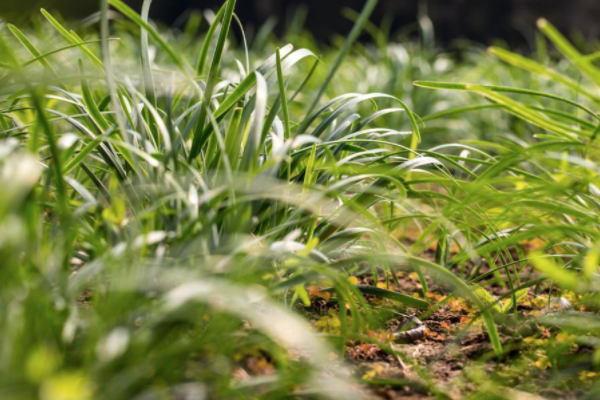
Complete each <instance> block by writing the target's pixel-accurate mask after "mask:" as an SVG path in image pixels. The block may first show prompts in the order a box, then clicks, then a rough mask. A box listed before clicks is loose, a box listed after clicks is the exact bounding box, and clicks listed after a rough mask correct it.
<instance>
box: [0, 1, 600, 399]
mask: <svg viewBox="0 0 600 400" xmlns="http://www.w3.org/2000/svg"><path fill="white" fill-rule="evenodd" d="M109 3H110V4H109ZM376 3H377V2H376V1H368V2H366V4H365V6H364V9H363V10H361V11H360V12H359V13H356V14H355V13H352V12H349V13H348V15H349V17H350V18H351V19H353V20H355V26H354V29H353V30H352V32H351V34H350V35H349V36H348V37H347V38H345V39H344V40H340V43H339V46H335V45H334V46H333V47H339V48H341V50H340V51H337V50H335V48H323V47H322V46H318V45H317V44H315V43H314V42H312V40H311V39H310V36H309V35H308V34H305V33H301V32H299V31H298V30H297V29H296V28H294V29H290V31H289V32H287V33H286V36H285V37H286V39H288V40H289V41H291V42H293V43H295V44H301V45H303V46H304V48H303V47H299V48H296V47H294V46H292V45H288V44H287V42H285V43H280V42H277V39H274V38H272V37H270V35H269V32H268V31H261V32H259V33H258V34H257V35H256V36H255V37H254V38H252V37H250V41H249V42H248V43H249V50H248V45H246V36H245V35H237V36H238V37H242V38H243V40H242V41H241V43H237V42H236V39H235V37H234V36H233V35H232V31H235V30H236V29H237V28H238V25H237V24H236V22H235V21H237V17H236V16H235V1H234V0H228V1H226V2H225V3H224V5H223V7H222V8H221V10H220V11H219V12H218V13H217V14H216V15H213V17H214V18H212V19H211V18H208V19H207V20H210V26H208V25H207V26H205V27H204V28H202V32H205V34H203V35H202V38H203V41H202V40H200V41H199V40H198V26H197V25H198V23H199V22H198V21H202V23H204V21H205V20H204V19H202V18H199V17H198V16H194V17H193V18H190V22H189V25H188V26H187V27H186V28H185V29H184V32H175V31H169V30H163V29H159V28H156V27H155V25H154V24H153V23H152V22H151V21H149V20H148V11H149V8H150V6H151V1H148V0H146V1H145V2H144V5H143V8H142V12H141V15H140V14H138V13H137V12H136V11H134V10H133V9H131V8H129V7H128V6H127V5H125V4H124V3H123V2H121V1H120V0H110V1H109V2H107V1H103V2H102V7H101V12H100V13H99V14H98V17H97V18H95V19H92V20H90V24H91V25H89V26H88V27H83V28H80V29H79V30H77V31H74V30H71V26H72V25H73V24H72V23H65V22H62V21H61V20H60V19H59V18H58V17H56V16H53V15H52V14H50V13H48V12H47V11H44V10H42V14H43V17H44V20H43V21H42V22H39V23H38V24H35V25H33V26H32V27H30V28H28V29H23V30H20V29H19V28H17V27H15V26H13V25H6V26H3V27H2V33H1V35H0V54H1V55H2V58H1V64H0V83H1V84H0V185H1V187H2V196H0V257H1V259H2V264H1V267H0V280H1V281H2V285H1V286H0V304H1V306H0V332H2V335H0V358H1V362H0V370H1V373H0V397H1V398H3V399H33V398H41V399H44V400H59V399H60V400H62V399H78V400H87V399H115V400H117V399H147V398H149V399H154V398H173V399H180V398H181V399H188V398H190V399H191V398H193V399H202V398H239V399H249V398H265V399H279V398H337V399H348V398H361V397H365V398H366V396H367V394H366V392H368V391H372V390H375V389H376V388H377V387H378V386H380V385H385V386H387V387H392V388H395V387H400V388H403V387H408V388H412V389H411V390H413V389H414V390H417V389H415V388H419V389H418V390H417V391H419V392H420V393H421V394H423V395H432V396H435V397H436V398H439V399H448V398H457V394H456V392H455V391H452V390H451V388H452V387H453V386H456V387H459V388H460V389H459V393H460V398H473V399H484V398H485V399H488V398H498V399H504V398H506V399H509V398H510V399H513V398H522V399H525V398H528V397H525V396H526V392H532V393H534V392H538V391H540V390H541V389H544V390H550V389H552V390H555V391H557V392H549V393H550V394H552V393H554V395H556V393H559V394H560V395H561V396H563V395H564V396H579V397H581V398H589V399H593V398H595V396H597V394H598V392H599V391H600V386H598V384H597V383H596V380H597V376H598V371H600V365H599V363H600V350H599V349H598V348H599V347H598V346H599V344H600V328H599V325H598V316H597V311H598V308H599V306H600V304H599V300H598V293H597V290H598V259H599V257H600V255H599V254H600V253H599V250H598V246H599V240H600V235H599V231H598V226H599V225H598V223H599V221H598V208H599V207H600V202H599V201H598V194H599V193H600V191H599V189H598V187H600V180H599V177H598V171H599V170H598V167H597V159H598V154H599V153H598V145H597V141H596V139H597V136H598V132H599V131H600V124H599V119H600V117H599V114H598V110H597V108H598V104H599V102H600V100H599V99H600V97H598V96H599V95H598V93H599V92H598V88H597V85H598V84H599V83H600V69H599V68H598V67H597V66H596V64H595V60H596V58H597V57H595V55H594V54H593V53H592V54H591V55H589V56H588V55H584V54H582V53H580V51H579V50H577V49H576V48H575V47H574V46H573V45H571V44H570V43H569V42H568V40H567V39H566V38H565V37H563V36H562V35H561V34H560V33H559V32H558V31H557V30H556V29H555V28H553V27H552V25H550V23H549V22H547V21H544V20H541V21H540V23H539V28H540V31H541V33H542V34H543V35H544V36H545V37H546V38H547V40H548V41H549V42H550V43H552V44H553V45H554V47H555V48H556V50H557V51H558V52H559V53H560V54H561V56H557V55H555V54H554V53H549V52H548V51H547V50H546V48H545V47H540V48H539V49H538V50H537V52H536V54H534V56H535V57H537V59H535V60H534V59H529V58H526V57H524V56H522V55H519V54H516V53H513V52H510V51H509V50H506V49H504V48H499V47H493V48H491V49H489V53H490V54H489V55H488V54H485V52H484V51H482V50H481V49H478V48H477V47H476V46H474V45H470V46H469V47H467V48H466V49H465V50H464V51H463V57H464V61H462V62H460V63H458V62H456V61H455V59H454V58H453V57H452V56H451V55H449V54H447V53H444V52H443V51H441V50H439V49H436V48H435V47H434V45H433V43H432V41H431V39H427V38H431V37H432V32H430V31H428V29H431V28H430V24H428V23H427V20H426V19H425V17H423V18H422V19H421V33H422V37H423V38H424V40H422V42H421V43H414V42H412V43H411V42H406V41H402V42H396V41H394V40H393V35H391V34H389V32H386V31H385V28H379V27H375V26H374V25H372V24H371V23H369V22H368V19H369V15H370V13H371V11H372V10H373V7H374V6H375V4H376ZM109 6H112V7H113V8H114V9H115V10H117V11H119V12H120V14H119V16H118V17H115V16H114V14H113V13H110V12H109ZM209 17H210V16H209ZM299 24H301V22H298V21H295V22H293V23H292V24H291V26H292V27H297V26H298V25H299ZM98 28H99V29H98ZM265 29H268V28H265ZM363 31H365V32H367V33H368V34H370V35H371V36H373V38H374V39H375V40H374V43H375V44H374V45H367V44H362V43H356V40H357V38H358V37H359V35H360V33H361V32H363ZM238 33H239V31H238ZM539 42H540V43H545V42H542V41H541V39H540V40H539ZM265 49H270V50H268V51H267V50H265ZM316 54H322V56H319V57H317V56H316ZM564 60H568V63H567V62H565V61H564ZM413 81H416V82H415V83H414V85H413ZM448 82H450V83H448ZM462 82H467V83H462ZM431 89H435V90H431ZM442 90H443V91H442ZM567 299H569V301H570V302H571V303H572V307H571V308H567V309H566V310H563V309H560V310H558V311H557V310H555V309H554V308H553V306H554V305H555V304H558V303H559V304H563V303H564V302H565V301H566V300H567ZM557 301H558V303H557ZM561 302H562V303H561ZM323 307H324V309H323ZM448 307H452V311H451V312H453V313H457V312H458V313H462V314H463V315H462V316H463V317H464V318H462V317H461V318H460V322H457V321H454V325H455V326H453V327H451V328H449V334H451V340H450V339H449V340H447V341H446V340H444V339H440V338H441V336H439V333H437V332H435V335H434V334H432V333H431V332H430V330H428V331H427V332H429V333H427V334H428V335H430V336H429V337H430V339H431V341H427V340H426V343H429V344H431V343H434V344H435V343H438V342H439V343H444V346H459V347H460V345H461V343H462V342H461V340H464V339H465V338H468V337H470V335H471V336H472V335H473V334H480V335H481V337H483V339H481V340H480V343H479V344H480V345H481V346H482V349H483V351H482V352H481V354H479V356H478V357H477V358H475V359H471V360H469V363H468V365H467V366H466V367H465V368H463V369H462V370H461V371H460V374H458V375H457V376H453V377H452V379H453V380H451V381H448V380H446V381H444V380H442V379H440V376H439V374H436V371H435V369H434V368H433V366H432V365H430V364H431V363H430V361H431V360H426V361H425V362H422V360H421V358H420V356H419V355H418V354H417V355H415V354H412V353H410V350H411V349H412V348H411V347H408V348H406V347H402V346H400V347H399V346H397V343H395V340H393V339H390V337H391V336H390V335H391V333H393V332H391V331H390V328H389V325H390V321H393V320H397V319H398V315H404V316H406V315H418V316H419V318H421V319H423V320H426V319H427V318H430V316H432V315H433V316H436V315H437V316H438V317H439V316H440V315H442V316H443V315H444V313H446V314H447V315H449V314H450V313H451V312H450V311H448V310H449V309H448ZM436 318H437V317H436ZM427 321H429V320H427ZM438 323H439V321H438ZM430 326H431V325H430ZM405 329H408V327H407V328H405ZM428 329H429V328H428ZM444 329H446V328H444ZM386 335H387V336H386ZM442 336H443V335H442ZM435 338H437V339H435ZM436 340H437V341H438V342H436ZM361 346H363V347H361ZM364 346H375V347H368V348H369V349H371V348H374V349H377V351H382V352H384V353H387V355H391V356H393V358H394V359H395V360H401V361H399V362H400V363H402V365H404V366H405V368H407V370H405V372H404V373H403V375H402V376H403V377H402V379H397V378H394V379H392V378H390V377H389V376H386V375H385V374H382V373H381V371H377V370H375V369H371V370H369V371H367V372H366V373H364V374H363V375H362V378H360V376H358V377H356V368H355V364H353V363H345V362H343V361H341V360H343V359H344V357H346V358H352V357H351V356H349V354H351V353H350V350H352V349H353V351H358V350H356V349H359V350H360V351H364V349H365V347H364ZM404 346H406V345H404ZM444 348H445V349H446V350H447V351H448V353H447V354H451V353H452V351H453V350H451V347H444ZM446 350H445V351H446ZM463 351H465V350H464V349H463ZM411 354H412V355H411ZM422 364H424V365H422ZM371 367H372V366H371ZM371 367H370V368H371ZM408 370H410V371H411V373H408V372H407V371H408ZM248 371H249V372H250V373H248ZM490 371H491V372H490ZM413 374H414V375H413ZM357 381H358V382H360V385H357V384H356V382H357ZM586 396H587V397H586Z"/></svg>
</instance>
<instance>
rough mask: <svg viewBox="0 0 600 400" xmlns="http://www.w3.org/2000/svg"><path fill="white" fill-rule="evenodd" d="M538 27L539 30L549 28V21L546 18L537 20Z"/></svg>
mask: <svg viewBox="0 0 600 400" xmlns="http://www.w3.org/2000/svg"><path fill="white" fill-rule="evenodd" d="M537 26H538V28H545V27H546V26H548V20H547V19H546V18H539V19H538V20H537Z"/></svg>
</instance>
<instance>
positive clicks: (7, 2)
mask: <svg viewBox="0 0 600 400" xmlns="http://www.w3.org/2000/svg"><path fill="white" fill-rule="evenodd" d="M141 2H142V0H127V3H129V4H130V5H131V6H132V7H134V8H135V9H136V10H138V11H139V9H140V6H141ZM237 3H238V4H237V6H236V11H237V13H238V15H239V16H240V19H241V20H242V22H243V23H244V25H245V26H247V27H251V26H257V25H260V24H261V23H264V21H266V20H267V19H268V18H269V17H276V18H277V19H278V21H279V25H278V27H277V29H276V31H278V32H282V31H283V30H284V29H285V26H284V25H285V21H286V20H287V19H289V16H290V15H291V14H292V13H293V12H294V10H296V9H297V7H298V5H300V4H304V5H306V6H307V10H308V18H307V20H306V23H305V27H306V28H307V29H308V30H310V31H311V32H312V33H313V34H314V35H315V37H316V38H317V39H319V40H328V39H330V38H331V37H332V36H333V35H335V34H345V33H347V32H348V31H349V29H350V28H351V25H352V24H351V22H349V21H348V19H346V18H345V17H343V16H342V13H341V10H342V9H343V8H344V7H349V8H352V9H354V10H357V11H359V10H360V9H361V8H362V6H363V4H364V0H238V2H237ZM221 4H222V0H154V3H153V6H152V12H151V17H152V18H153V19H155V20H159V21H162V22H163V23H166V24H173V23H176V22H177V21H181V20H182V16H184V17H185V15H186V12H189V10H190V9H206V8H216V7H218V6H219V5H221ZM420 4H421V7H422V6H423V4H426V6H427V9H428V14H429V16H430V17H431V19H432V21H433V24H434V27H435V32H436V38H437V40H438V41H441V42H446V43H447V42H449V41H452V40H454V39H457V38H467V39H471V40H475V41H479V42H482V43H486V44H489V43H490V42H492V41H493V40H495V39H502V40H505V41H507V42H508V43H509V44H512V45H521V44H527V43H528V42H529V41H530V40H531V38H532V36H533V35H532V34H533V32H534V30H535V21H536V19H537V18H539V17H541V16H543V17H546V18H547V19H549V20H550V21H551V22H552V23H554V24H555V25H557V26H558V28H559V29H560V30H562V31H563V32H566V33H575V32H578V33H583V34H584V35H585V36H586V37H588V38H596V37H597V36H598V35H599V34H600V0H566V1H565V0H380V2H379V5H378V6H377V9H376V11H375V13H374V15H373V17H372V20H373V21H374V22H376V23H377V22H380V21H381V20H382V18H383V17H384V15H387V16H391V17H393V21H394V22H393V28H394V29H395V30H398V29H401V28H404V27H407V26H410V24H411V23H412V24H414V22H415V21H416V18H417V15H418V10H419V7H420ZM98 5H99V1H98V0H0V17H2V18H4V19H7V20H11V21H21V22H22V20H26V19H27V18H29V17H30V16H31V15H32V13H35V12H36V11H37V10H38V9H39V8H40V7H44V8H47V9H49V10H54V11H58V12H59V13H60V14H62V15H63V17H65V18H68V19H72V18H73V19H78V18H84V17H86V16H88V15H90V14H92V13H93V12H95V11H97V9H98Z"/></svg>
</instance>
